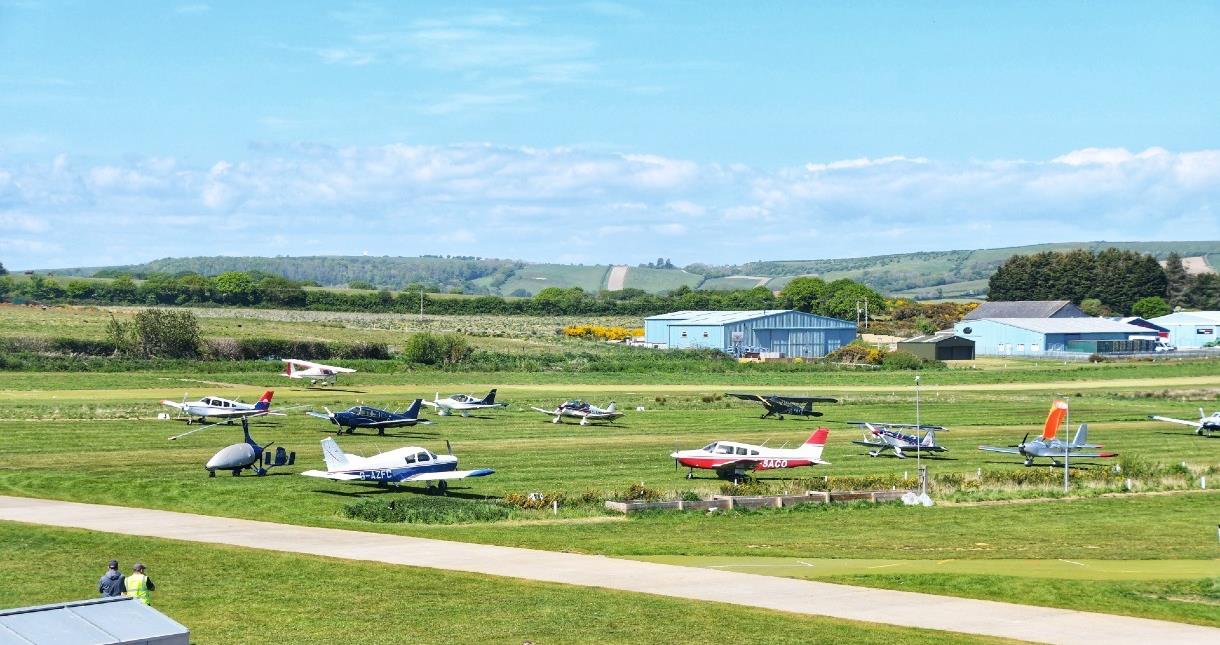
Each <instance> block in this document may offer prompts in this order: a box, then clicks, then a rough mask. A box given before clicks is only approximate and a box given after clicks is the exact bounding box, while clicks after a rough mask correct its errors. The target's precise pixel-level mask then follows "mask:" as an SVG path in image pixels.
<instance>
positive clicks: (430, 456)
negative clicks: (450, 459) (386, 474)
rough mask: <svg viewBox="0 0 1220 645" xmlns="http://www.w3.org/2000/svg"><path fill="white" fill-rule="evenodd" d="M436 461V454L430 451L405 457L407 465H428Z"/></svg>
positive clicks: (422, 451)
mask: <svg viewBox="0 0 1220 645" xmlns="http://www.w3.org/2000/svg"><path fill="white" fill-rule="evenodd" d="M434 461H436V453H434V452H432V451H431V450H421V451H419V452H417V453H415V454H413V455H407V456H406V462H407V463H408V464H430V463H432V462H434Z"/></svg>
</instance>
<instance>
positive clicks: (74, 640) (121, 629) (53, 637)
mask: <svg viewBox="0 0 1220 645" xmlns="http://www.w3.org/2000/svg"><path fill="white" fill-rule="evenodd" d="M0 643H14V644H20V645H44V644H45V645H102V644H111V643H114V644H119V643H133V644H134V643H140V644H145V643H147V644H150V645H152V644H156V645H188V644H189V643H190V631H189V630H188V629H187V628H186V627H184V626H182V625H181V624H179V623H178V622H176V621H174V620H172V619H170V618H169V617H168V616H166V615H165V614H162V613H161V612H159V611H157V610H156V609H153V608H152V607H149V606H148V605H145V604H143V603H141V602H137V601H136V600H135V599H134V598H95V599H92V600H81V601H77V602H64V603H57V604H53V605H39V606H35V607H21V608H17V609H3V610H0Z"/></svg>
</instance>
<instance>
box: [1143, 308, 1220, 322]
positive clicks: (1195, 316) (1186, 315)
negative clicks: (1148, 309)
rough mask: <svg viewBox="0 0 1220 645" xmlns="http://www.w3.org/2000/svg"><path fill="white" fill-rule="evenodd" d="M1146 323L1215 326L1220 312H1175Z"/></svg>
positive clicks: (1219, 318)
mask: <svg viewBox="0 0 1220 645" xmlns="http://www.w3.org/2000/svg"><path fill="white" fill-rule="evenodd" d="M1148 322H1150V323H1152V324H1154V325H1215V324H1220V311H1177V312H1174V313H1171V314H1166V315H1164V316H1157V317H1156V318H1152V319H1150V320H1149V321H1148Z"/></svg>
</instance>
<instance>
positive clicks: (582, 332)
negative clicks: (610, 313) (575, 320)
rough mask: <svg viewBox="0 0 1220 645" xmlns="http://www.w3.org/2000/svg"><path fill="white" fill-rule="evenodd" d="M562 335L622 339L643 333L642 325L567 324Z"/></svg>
mask: <svg viewBox="0 0 1220 645" xmlns="http://www.w3.org/2000/svg"><path fill="white" fill-rule="evenodd" d="M563 335H564V336H567V337H569V338H589V339H602V340H624V339H627V338H633V337H637V336H643V335H644V328H643V327H606V326H604V325H588V324H582V325H568V326H567V327H564V328H563Z"/></svg>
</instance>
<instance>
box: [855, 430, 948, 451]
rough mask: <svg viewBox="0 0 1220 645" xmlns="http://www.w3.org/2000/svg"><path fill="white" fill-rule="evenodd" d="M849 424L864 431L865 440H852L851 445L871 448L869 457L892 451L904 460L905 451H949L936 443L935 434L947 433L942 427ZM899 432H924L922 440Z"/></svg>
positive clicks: (914, 435)
mask: <svg viewBox="0 0 1220 645" xmlns="http://www.w3.org/2000/svg"><path fill="white" fill-rule="evenodd" d="M848 423H849V424H851V425H854V426H860V427H861V428H863V429H864V432H865V437H866V438H865V439H864V440H863V441H861V440H858V439H857V440H854V441H852V443H854V444H858V445H861V446H868V447H869V448H872V450H870V451H869V452H868V456H869V457H876V456H878V455H880V454H881V453H883V452H885V451H887V450H892V451H893V452H894V455H895V456H896V457H898V458H899V459H906V452H905V451H914V452H932V453H938V452H949V449H948V448H946V447H944V446H942V445H940V444H938V443H936V433H937V432H938V431H940V432H948V430H947V429H945V427H944V426H930V425H913V424H907V423H878V422H875V421H848ZM901 430H915V431H916V432H918V431H921V430H926V431H927V432H926V433H925V434H924V436H923V437H922V438H920V436H919V435H918V434H906V433H904V432H901Z"/></svg>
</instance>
